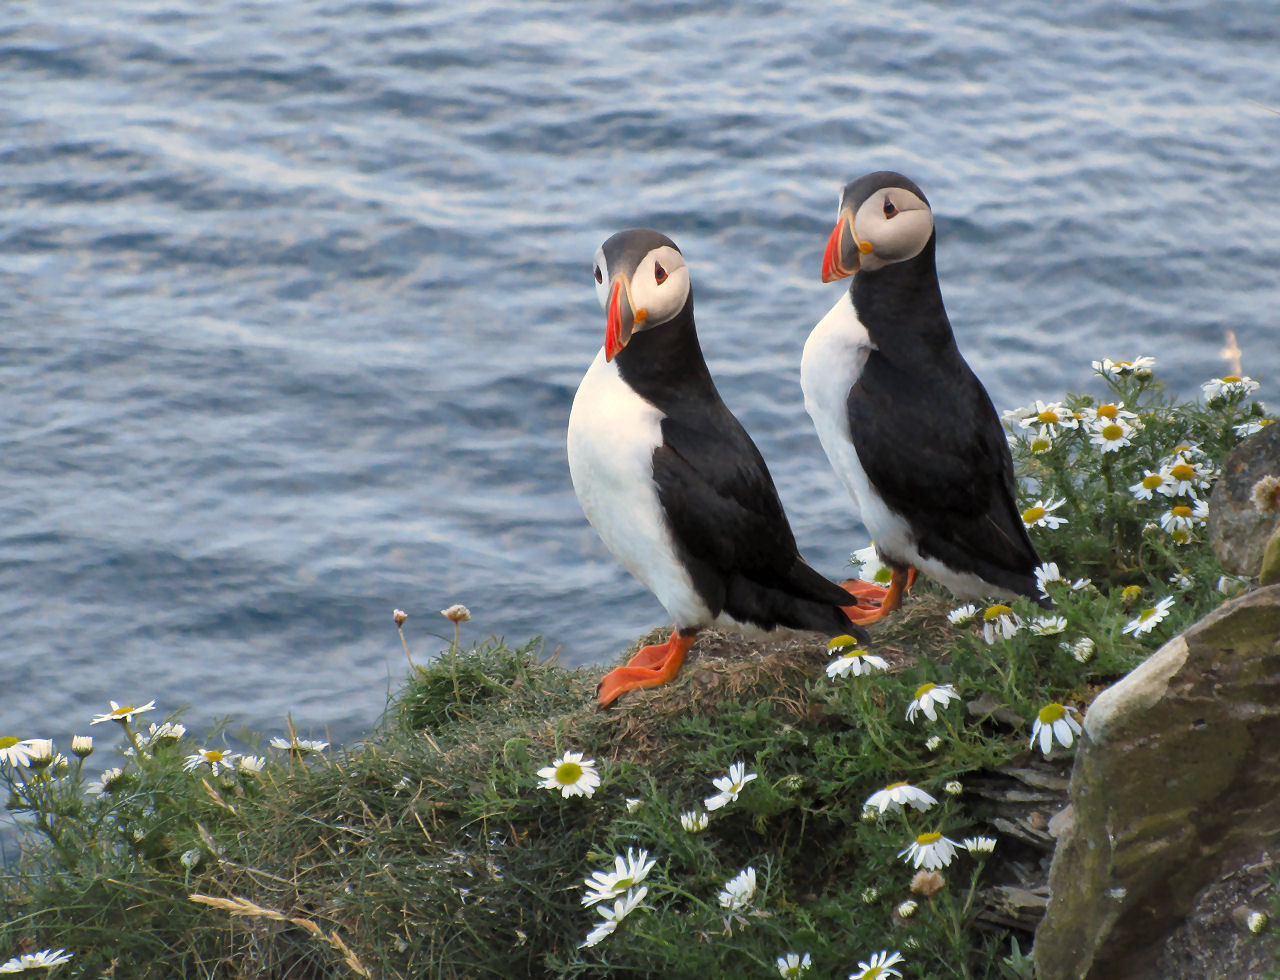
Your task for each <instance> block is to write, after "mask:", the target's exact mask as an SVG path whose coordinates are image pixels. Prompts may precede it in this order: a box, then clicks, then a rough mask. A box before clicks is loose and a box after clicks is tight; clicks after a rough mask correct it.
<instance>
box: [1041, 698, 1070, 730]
mask: <svg viewBox="0 0 1280 980" xmlns="http://www.w3.org/2000/svg"><path fill="white" fill-rule="evenodd" d="M1066 713H1067V709H1066V708H1064V707H1063V706H1062V705H1060V704H1058V703H1057V702H1056V701H1054V702H1053V703H1052V704H1046V705H1045V706H1044V707H1043V708H1041V709H1040V716H1039V717H1040V724H1042V725H1052V724H1053V723H1054V722H1055V721H1059V720H1061V719H1062V717H1063V716H1064V715H1065V714H1066Z"/></svg>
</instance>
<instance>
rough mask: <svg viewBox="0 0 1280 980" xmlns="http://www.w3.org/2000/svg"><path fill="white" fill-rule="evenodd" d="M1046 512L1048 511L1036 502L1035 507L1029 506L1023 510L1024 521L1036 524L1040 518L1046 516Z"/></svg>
mask: <svg viewBox="0 0 1280 980" xmlns="http://www.w3.org/2000/svg"><path fill="white" fill-rule="evenodd" d="M1046 513H1047V511H1046V510H1045V509H1044V508H1043V507H1041V506H1040V505H1039V504H1036V506H1034V507H1028V508H1027V509H1026V510H1024V511H1023V512H1022V523H1024V524H1034V523H1035V522H1036V521H1038V520H1040V518H1042V517H1044V515H1045V514H1046Z"/></svg>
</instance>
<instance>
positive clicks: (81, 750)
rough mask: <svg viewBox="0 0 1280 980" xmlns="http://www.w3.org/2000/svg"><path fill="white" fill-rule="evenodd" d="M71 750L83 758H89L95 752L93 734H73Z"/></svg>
mask: <svg viewBox="0 0 1280 980" xmlns="http://www.w3.org/2000/svg"><path fill="white" fill-rule="evenodd" d="M71 751H72V752H74V753H75V754H76V755H78V756H79V757H80V758H82V759H87V758H89V756H90V755H92V754H93V736H92V735H73V736H72V737H71Z"/></svg>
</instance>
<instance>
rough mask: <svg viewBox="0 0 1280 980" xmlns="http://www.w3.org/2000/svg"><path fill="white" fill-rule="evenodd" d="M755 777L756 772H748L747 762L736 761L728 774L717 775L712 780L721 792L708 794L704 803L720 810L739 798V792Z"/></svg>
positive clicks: (709, 807)
mask: <svg viewBox="0 0 1280 980" xmlns="http://www.w3.org/2000/svg"><path fill="white" fill-rule="evenodd" d="M755 778H756V774H755V773H754V772H747V764H746V763H745V762H735V763H734V764H733V765H731V766H730V767H729V774H728V775H727V776H717V777H716V778H715V779H713V780H711V782H712V783H714V784H715V787H716V789H718V790H719V791H720V792H719V793H717V794H716V795H715V796H708V797H707V798H706V799H705V800H703V801H702V805H703V806H705V807H706V808H707V809H708V810H719V809H720V808H721V807H722V806H725V805H726V804H729V803H733V802H734V801H735V800H737V798H738V794H739V793H741V792H742V789H743V787H744V786H746V785H747V783H749V782H751V780H753V779H755Z"/></svg>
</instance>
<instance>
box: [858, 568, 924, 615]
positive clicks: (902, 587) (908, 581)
mask: <svg viewBox="0 0 1280 980" xmlns="http://www.w3.org/2000/svg"><path fill="white" fill-rule="evenodd" d="M915 581H916V570H915V569H914V568H908V569H906V570H905V571H902V570H899V569H896V568H895V569H894V570H893V574H892V577H891V578H890V580H889V587H888V588H885V587H884V586H882V585H876V584H875V583H874V582H864V581H863V580H862V579H846V580H845V581H843V582H841V583H840V585H841V587H842V588H843V589H844V590H845V591H846V592H848V593H849V594H850V595H851V596H853V597H854V598H855V599H857V600H858V602H857V604H856V605H853V606H842V607H841V609H842V611H843V612H844V614H845V615H846V616H848V617H849V621H850V622H851V623H857V624H858V625H859V626H862V625H865V624H867V623H874V622H877V621H879V620H881V619H884V617H885V616H887V615H889V613H891V612H893V611H894V610H895V609H897V608H898V607H899V606H900V605H902V595H903V593H904V592H906V591H907V590H908V589H910V588H911V586H913V585H914V584H915Z"/></svg>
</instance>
